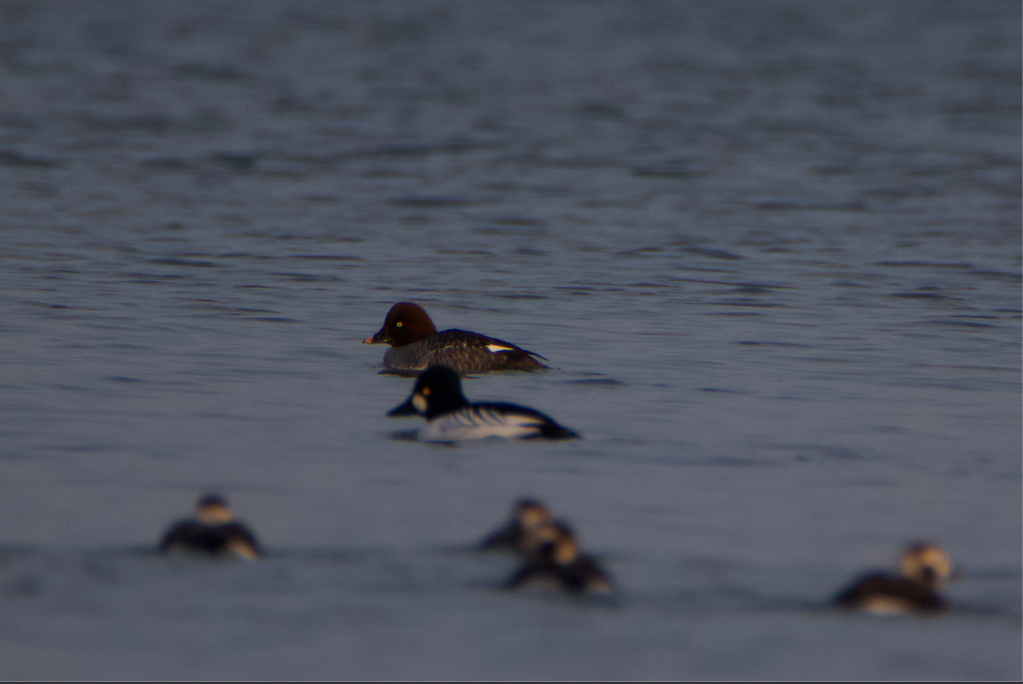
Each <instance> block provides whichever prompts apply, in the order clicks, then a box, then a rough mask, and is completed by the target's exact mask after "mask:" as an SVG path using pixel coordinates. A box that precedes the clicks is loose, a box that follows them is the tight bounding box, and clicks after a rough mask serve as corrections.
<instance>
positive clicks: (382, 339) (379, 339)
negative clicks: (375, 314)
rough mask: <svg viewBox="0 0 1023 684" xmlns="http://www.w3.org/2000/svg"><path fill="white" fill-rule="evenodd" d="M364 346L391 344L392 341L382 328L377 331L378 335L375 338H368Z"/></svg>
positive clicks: (364, 341)
mask: <svg viewBox="0 0 1023 684" xmlns="http://www.w3.org/2000/svg"><path fill="white" fill-rule="evenodd" d="M362 343H363V344H389V343H390V340H389V339H387V332H386V331H385V330H384V329H383V328H381V329H380V330H378V331H377V334H376V335H374V336H373V337H367V338H366V339H364V340H363V341H362Z"/></svg>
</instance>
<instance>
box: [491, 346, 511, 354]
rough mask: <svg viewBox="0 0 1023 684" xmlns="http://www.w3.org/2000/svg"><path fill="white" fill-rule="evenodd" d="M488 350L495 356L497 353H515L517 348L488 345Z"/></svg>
mask: <svg viewBox="0 0 1023 684" xmlns="http://www.w3.org/2000/svg"><path fill="white" fill-rule="evenodd" d="M487 349H489V350H490V351H492V352H493V353H495V354H496V353H497V352H503V351H515V347H506V346H504V345H503V344H488V345H487Z"/></svg>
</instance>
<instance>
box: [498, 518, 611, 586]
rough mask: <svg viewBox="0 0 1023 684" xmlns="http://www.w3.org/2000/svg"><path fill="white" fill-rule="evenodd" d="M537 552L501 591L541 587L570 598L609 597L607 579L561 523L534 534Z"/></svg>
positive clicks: (541, 529)
mask: <svg viewBox="0 0 1023 684" xmlns="http://www.w3.org/2000/svg"><path fill="white" fill-rule="evenodd" d="M537 536H538V538H539V541H540V546H539V548H538V549H537V550H536V551H535V552H534V554H533V555H532V557H531V558H530V559H529V560H527V561H526V562H525V563H523V564H522V566H521V567H520V568H519V569H518V570H517V571H516V572H515V573H514V574H513V575H512V576H511V577H509V578H508V580H507V581H505V583H504V588H505V589H518V588H520V587H524V586H527V585H530V584H535V583H543V584H554V586H556V587H558V588H560V589H562V590H564V591H567V592H569V593H572V594H585V593H595V594H610V593H611V592H612V591H613V586H612V584H611V578H610V576H609V575H608V574H607V573H606V572H604V570H602V569H601V568H600V566H598V565H597V563H596V561H594V560H593V558H592V557H590V556H586V555H583V554H582V553H580V552H579V547H578V545H577V544H576V540H575V535H574V534H573V533H572V530H571V529H570V528H569V527H568V525H566V524H565V523H563V522H554V523H551V524H548V525H544V526H543V527H541V528H540V529H539V530H538V531H537Z"/></svg>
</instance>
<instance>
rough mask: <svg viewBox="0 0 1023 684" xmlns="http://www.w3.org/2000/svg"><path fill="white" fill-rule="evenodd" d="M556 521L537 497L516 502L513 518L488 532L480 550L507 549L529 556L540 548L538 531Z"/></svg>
mask: <svg viewBox="0 0 1023 684" xmlns="http://www.w3.org/2000/svg"><path fill="white" fill-rule="evenodd" d="M553 522H554V516H553V515H551V514H550V511H548V510H547V509H546V508H544V507H543V504H541V503H540V502H539V501H536V500H535V499H528V498H522V499H519V500H518V501H516V502H515V507H514V508H513V509H512V514H511V519H510V520H509V521H508V522H507V523H506V524H504V525H502V526H501V527H500V528H498V529H496V530H494V531H493V532H491V533H490V534H488V535H487V536H486V537H485V538H484V539H483V541H481V542H480V544H479V550H480V551H493V550H507V551H512V552H515V553H518V554H520V555H523V556H526V557H529V556H530V555H531V554H533V553H534V552H535V551H536V550H537V548H539V546H540V543H541V539H540V537H539V535H538V534H537V532H538V531H539V530H540V529H541V528H543V527H544V526H546V525H550V524H551V523H553Z"/></svg>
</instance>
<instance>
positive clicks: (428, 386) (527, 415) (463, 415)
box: [387, 365, 579, 442]
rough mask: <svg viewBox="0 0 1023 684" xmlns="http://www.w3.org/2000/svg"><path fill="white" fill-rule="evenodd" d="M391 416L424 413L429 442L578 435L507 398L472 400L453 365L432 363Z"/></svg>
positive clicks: (422, 435) (421, 433) (425, 435)
mask: <svg viewBox="0 0 1023 684" xmlns="http://www.w3.org/2000/svg"><path fill="white" fill-rule="evenodd" d="M387 415H388V416H411V415H420V416H422V417H423V418H425V419H426V427H424V428H423V429H421V430H420V431H419V439H420V440H421V441H425V442H454V441H458V440H463V439H479V438H483V437H507V438H513V439H578V438H579V434H578V433H577V432H575V431H574V430H570V429H568V428H566V427H563V426H561V425H558V423H556V422H554V420H553V419H552V418H550V417H549V416H546V415H544V414H542V413H540V412H539V411H537V410H536V409H531V408H528V407H526V406H519V405H518V404H508V403H504V402H491V403H478V404H470V403H469V401H468V400H467V399H466V398H465V395H464V394H462V381H461V379H460V378H459V377H458V373H457V372H456V371H455V370H454V369H453V368H451V367H449V366H443V365H438V366H430V367H429V368H427V369H426V370H425V371H423V372H422V373H421V374H420V375H419V377H418V378H417V379H416V384H415V387H414V388H413V389H412V395H411V396H410V397H409V398H408V399H407V400H405V402H404V403H403V404H401V405H399V406H396V407H394V408H393V409H391V410H390V411H388V412H387Z"/></svg>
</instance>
